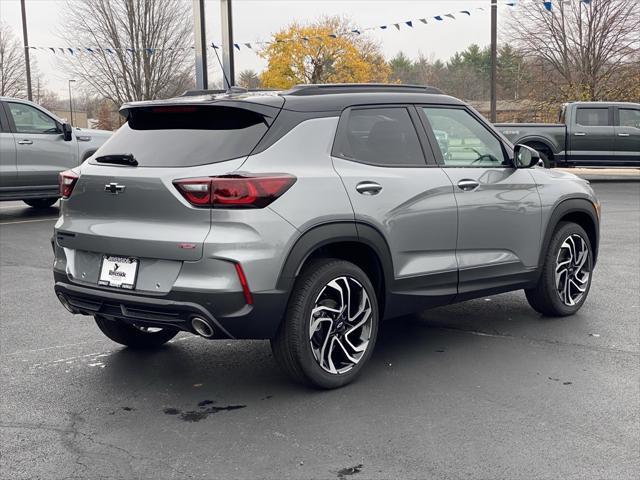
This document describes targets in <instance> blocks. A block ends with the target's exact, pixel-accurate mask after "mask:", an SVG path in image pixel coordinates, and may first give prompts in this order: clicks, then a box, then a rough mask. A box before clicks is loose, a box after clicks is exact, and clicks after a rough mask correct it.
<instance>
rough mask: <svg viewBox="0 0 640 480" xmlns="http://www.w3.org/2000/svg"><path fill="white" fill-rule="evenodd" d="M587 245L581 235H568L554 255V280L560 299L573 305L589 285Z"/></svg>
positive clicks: (568, 304)
mask: <svg viewBox="0 0 640 480" xmlns="http://www.w3.org/2000/svg"><path fill="white" fill-rule="evenodd" d="M590 275H591V272H590V263H589V246H588V245H587V241H586V240H585V239H584V238H582V236H580V235H578V234H576V233H574V234H572V235H570V236H568V237H567V238H566V239H565V240H564V242H562V245H561V246H560V250H559V251H558V255H557V256H556V268H555V281H556V290H557V292H558V295H559V296H560V300H562V302H563V303H564V304H565V305H567V306H573V305H576V304H577V303H579V302H580V300H581V299H582V297H583V296H584V294H585V292H586V291H587V287H588V286H589V276H590Z"/></svg>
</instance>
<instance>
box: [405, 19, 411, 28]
mask: <svg viewBox="0 0 640 480" xmlns="http://www.w3.org/2000/svg"><path fill="white" fill-rule="evenodd" d="M404 23H405V24H407V26H409V27H412V28H413V22H412V21H411V20H407V21H406V22H404Z"/></svg>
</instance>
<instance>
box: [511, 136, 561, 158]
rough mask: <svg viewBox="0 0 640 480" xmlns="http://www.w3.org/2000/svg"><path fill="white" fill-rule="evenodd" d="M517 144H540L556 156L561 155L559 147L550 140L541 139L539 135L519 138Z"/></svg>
mask: <svg viewBox="0 0 640 480" xmlns="http://www.w3.org/2000/svg"><path fill="white" fill-rule="evenodd" d="M517 143H521V144H523V145H531V144H534V143H538V144H541V145H544V146H545V147H546V148H548V149H549V151H550V152H551V153H552V154H553V155H554V156H556V155H558V154H559V153H560V149H559V148H558V146H557V145H554V144H553V142H551V141H550V140H549V139H548V138H545V137H541V136H539V135H527V136H526V137H522V138H519V139H518V141H517Z"/></svg>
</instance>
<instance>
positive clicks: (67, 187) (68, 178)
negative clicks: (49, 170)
mask: <svg viewBox="0 0 640 480" xmlns="http://www.w3.org/2000/svg"><path fill="white" fill-rule="evenodd" d="M77 181H78V174H77V173H76V172H74V171H73V170H65V171H64V172H60V173H59V174H58V185H59V187H60V196H61V197H62V198H69V197H70V196H71V192H73V187H75V186H76V182H77Z"/></svg>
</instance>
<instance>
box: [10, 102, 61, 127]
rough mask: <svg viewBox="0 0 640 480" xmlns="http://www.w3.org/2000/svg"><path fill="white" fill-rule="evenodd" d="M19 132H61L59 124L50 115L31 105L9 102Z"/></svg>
mask: <svg viewBox="0 0 640 480" xmlns="http://www.w3.org/2000/svg"><path fill="white" fill-rule="evenodd" d="M7 105H8V106H9V112H10V113H11V116H12V117H13V123H14V124H15V126H16V132H17V133H49V134H50V133H54V134H55V133H59V132H58V124H57V123H56V121H55V120H54V119H53V118H51V117H50V116H48V115H46V114H44V113H43V112H41V111H40V110H38V109H37V108H35V107H32V106H31V105H26V104H24V103H12V102H8V103H7Z"/></svg>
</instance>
